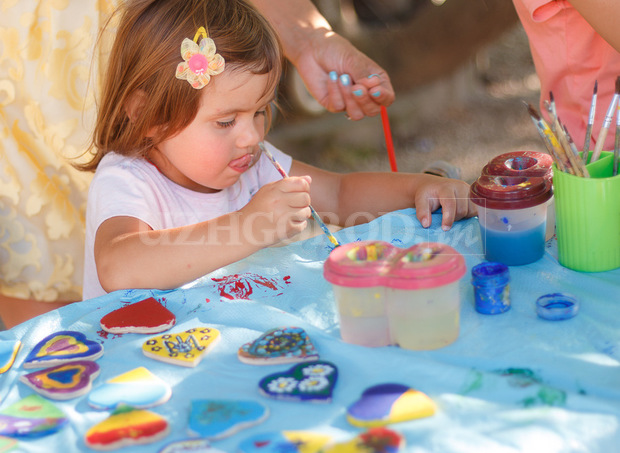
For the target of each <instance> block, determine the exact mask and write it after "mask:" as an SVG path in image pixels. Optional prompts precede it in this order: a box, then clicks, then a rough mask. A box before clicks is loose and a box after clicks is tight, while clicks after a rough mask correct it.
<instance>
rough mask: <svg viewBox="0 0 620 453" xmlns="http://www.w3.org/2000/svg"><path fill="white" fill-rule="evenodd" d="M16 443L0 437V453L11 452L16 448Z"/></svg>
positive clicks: (8, 438) (13, 440)
mask: <svg viewBox="0 0 620 453" xmlns="http://www.w3.org/2000/svg"><path fill="white" fill-rule="evenodd" d="M17 444H18V443H17V441H16V440H15V439H11V438H10V437H4V436H0V453H5V452H7V451H13V450H14V449H15V448H17Z"/></svg>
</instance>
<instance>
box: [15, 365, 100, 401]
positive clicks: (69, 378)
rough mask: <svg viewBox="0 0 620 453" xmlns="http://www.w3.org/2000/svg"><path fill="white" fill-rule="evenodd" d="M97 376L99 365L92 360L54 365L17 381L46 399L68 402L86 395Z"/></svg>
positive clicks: (21, 377)
mask: <svg viewBox="0 0 620 453" xmlns="http://www.w3.org/2000/svg"><path fill="white" fill-rule="evenodd" d="M97 376H99V365H97V363H96V362H93V361H92V360H78V361H76V362H70V363H65V364H62V365H56V366H53V367H50V368H45V369H44V370H38V371H33V372H32V373H28V374H25V375H23V376H20V378H19V380H20V381H21V382H23V383H24V384H26V385H27V386H29V387H31V388H32V389H34V390H35V391H36V392H37V393H39V394H41V395H43V396H44V397H46V398H50V399H54V400H69V399H72V398H77V397H78V396H81V395H84V394H86V393H88V392H89V391H90V389H91V387H92V382H93V380H94V379H95V378H96V377H97Z"/></svg>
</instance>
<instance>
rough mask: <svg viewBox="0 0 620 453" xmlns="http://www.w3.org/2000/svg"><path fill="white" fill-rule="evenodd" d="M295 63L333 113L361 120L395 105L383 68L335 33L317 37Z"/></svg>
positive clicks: (317, 34)
mask: <svg viewBox="0 0 620 453" xmlns="http://www.w3.org/2000/svg"><path fill="white" fill-rule="evenodd" d="M293 63H294V64H295V66H296V68H297V71H298V72H299V75H300V76H301V78H302V80H303V81H304V83H305V84H306V88H307V89H308V91H309V92H310V94H311V95H312V96H313V97H314V98H315V99H316V100H317V101H318V102H320V103H321V105H323V106H324V107H325V108H326V109H327V110H329V111H330V112H342V111H344V112H346V115H347V116H348V117H349V118H350V119H352V120H360V119H362V118H364V117H365V116H375V115H377V114H378V113H379V112H380V107H381V105H384V106H388V105H390V104H391V103H392V102H394V89H393V88H392V84H391V82H390V78H389V76H388V75H387V73H386V72H385V71H384V70H383V68H381V67H380V66H379V65H378V64H377V63H375V62H374V61H373V60H371V59H370V58H369V57H368V56H366V55H365V54H364V53H362V52H360V51H359V50H358V49H357V48H355V46H353V44H351V42H350V41H348V40H347V39H345V38H343V37H342V36H340V35H338V34H337V33H335V32H333V31H331V30H322V32H320V33H315V34H314V35H313V37H312V38H311V39H309V41H308V42H307V45H306V46H305V49H304V50H303V51H302V52H299V53H298V54H297V58H296V59H295V61H293Z"/></svg>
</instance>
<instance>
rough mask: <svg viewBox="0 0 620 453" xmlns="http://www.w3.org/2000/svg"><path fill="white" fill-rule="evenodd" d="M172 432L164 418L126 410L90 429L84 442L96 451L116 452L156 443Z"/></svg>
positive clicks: (148, 412) (150, 413) (152, 413)
mask: <svg viewBox="0 0 620 453" xmlns="http://www.w3.org/2000/svg"><path fill="white" fill-rule="evenodd" d="M169 432H170V427H169V425H168V421H167V420H166V419H165V418H163V417H162V416H161V415H159V414H155V413H154V412H150V411H145V410H135V409H127V408H123V409H120V410H118V411H116V412H114V413H113V414H112V415H110V416H109V417H108V418H106V419H105V420H104V421H102V422H101V423H98V424H96V425H95V426H93V427H92V428H90V429H89V430H88V431H87V432H86V434H85V436H84V441H85V442H86V445H87V446H88V447H90V448H92V449H93V450H115V449H117V448H121V447H131V446H135V445H144V444H150V443H153V442H157V441H160V440H162V439H163V438H164V437H166V436H167V435H168V433H169Z"/></svg>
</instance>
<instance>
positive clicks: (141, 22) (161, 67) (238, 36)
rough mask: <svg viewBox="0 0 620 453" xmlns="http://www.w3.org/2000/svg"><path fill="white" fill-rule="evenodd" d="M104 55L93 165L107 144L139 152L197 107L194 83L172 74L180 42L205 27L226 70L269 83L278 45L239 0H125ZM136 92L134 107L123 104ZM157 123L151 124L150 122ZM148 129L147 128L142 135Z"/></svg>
mask: <svg viewBox="0 0 620 453" xmlns="http://www.w3.org/2000/svg"><path fill="white" fill-rule="evenodd" d="M118 12H119V13H120V14H121V16H120V22H119V25H118V28H117V30H116V38H115V40H114V45H113V46H112V51H111V53H110V55H109V57H108V68H107V71H106V73H105V76H104V81H103V89H102V93H101V99H100V103H99V105H98V114H97V120H96V123H95V130H94V133H93V138H92V143H91V150H93V155H92V159H91V160H90V161H89V162H87V163H85V164H81V165H77V166H78V168H80V169H81V170H88V171H94V170H95V169H96V168H97V165H98V164H99V162H100V161H101V159H102V158H103V156H104V155H105V154H107V153H108V152H110V151H114V152H117V153H119V154H123V155H129V156H143V157H144V156H146V153H147V152H148V150H149V149H151V148H152V147H153V146H154V145H156V144H158V143H160V142H161V141H162V140H165V139H167V138H169V137H171V136H173V135H175V134H176V133H177V132H179V131H181V130H182V129H183V128H185V127H186V126H187V125H188V124H189V123H191V121H192V120H193V119H194V117H195V116H196V114H197V112H198V107H199V103H200V95H201V93H202V92H201V90H196V89H194V88H192V87H191V85H190V84H189V83H188V82H187V81H185V80H179V79H177V78H176V77H175V71H176V67H177V64H179V63H180V62H181V61H182V58H181V42H182V41H183V39H184V38H189V39H192V38H193V37H194V35H195V34H196V31H197V30H198V29H199V28H200V27H205V28H206V29H207V31H208V34H209V37H210V38H211V39H213V41H214V42H215V45H216V47H217V53H219V54H220V55H221V56H222V57H223V58H224V60H225V62H226V70H225V72H224V73H222V74H220V75H216V76H214V77H225V74H226V72H229V71H236V70H243V71H250V72H252V73H254V74H269V76H270V80H269V83H268V89H269V90H272V89H273V90H275V88H276V86H277V83H278V80H279V78H280V74H281V71H282V49H281V46H280V43H279V41H278V38H277V36H276V33H275V31H274V30H273V28H272V27H271V26H270V24H269V23H268V22H267V21H266V19H265V18H263V17H262V16H261V15H260V13H258V12H257V11H256V9H255V8H254V7H253V6H251V5H250V4H248V3H247V2H246V1H245V0H127V1H125V3H124V5H123V6H121V8H120V9H119V11H118ZM136 96H137V97H138V99H139V101H138V102H139V109H138V111H139V114H137V115H132V118H131V119H130V118H129V117H128V115H127V113H126V108H127V107H128V106H129V105H130V103H131V102H132V100H134V101H135V98H136ZM156 126H157V127H156ZM154 130H155V131H156V133H155V135H152V136H149V135H151V134H152V133H153V131H154Z"/></svg>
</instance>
